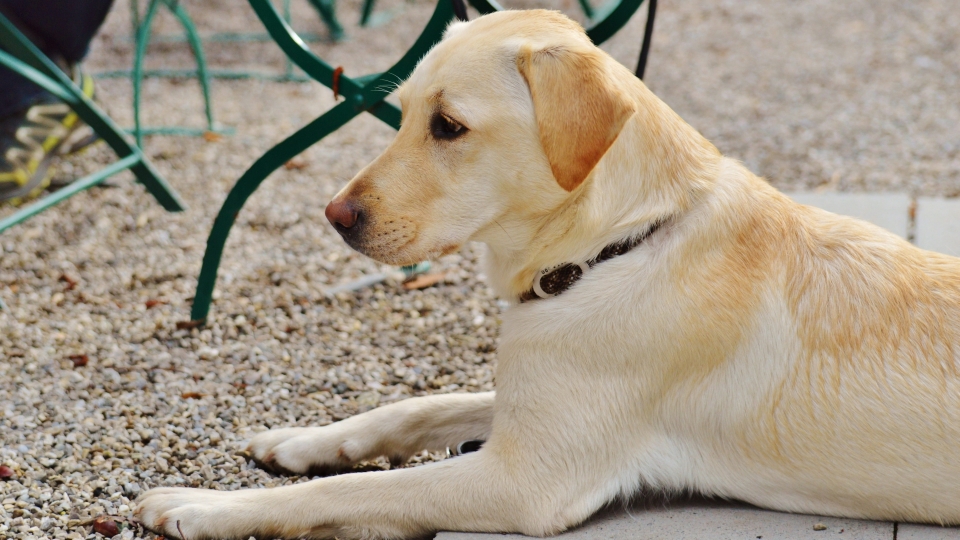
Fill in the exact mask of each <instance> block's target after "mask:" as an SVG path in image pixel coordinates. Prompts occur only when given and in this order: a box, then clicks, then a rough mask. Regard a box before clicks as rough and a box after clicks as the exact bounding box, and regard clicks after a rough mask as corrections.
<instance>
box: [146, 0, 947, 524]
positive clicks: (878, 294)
mask: <svg viewBox="0 0 960 540" xmlns="http://www.w3.org/2000/svg"><path fill="white" fill-rule="evenodd" d="M399 97H400V100H401V102H402V104H403V127H402V128H401V129H400V132H399V134H398V135H397V138H396V140H395V141H394V142H393V144H392V145H391V146H390V147H389V148H388V149H387V150H386V151H385V152H384V153H383V155H381V156H380V157H379V158H377V159H376V160H375V161H374V162H373V163H371V164H370V165H369V166H368V167H367V168H366V169H364V170H363V171H361V172H360V173H359V174H358V175H357V176H356V178H354V179H353V180H352V181H351V182H350V183H349V184H348V185H347V186H346V187H345V188H344V189H343V191H341V192H340V194H338V195H337V196H336V198H335V199H334V200H333V202H331V203H330V206H329V207H328V209H327V216H328V217H329V218H330V220H331V221H332V222H333V223H334V225H335V227H336V228H337V230H338V231H339V232H340V233H341V234H342V236H343V237H344V239H345V240H346V241H347V242H348V243H349V244H350V245H351V246H353V247H354V248H356V249H357V250H359V251H361V252H363V253H365V254H367V255H369V256H371V257H373V258H375V259H377V260H379V261H383V262H385V263H391V264H409V263H414V262H416V261H420V260H424V259H429V258H433V257H437V256H439V255H443V254H445V253H451V252H454V251H456V250H458V249H459V248H460V247H461V246H462V245H463V244H464V243H465V242H467V241H470V240H478V241H481V242H485V243H486V244H487V245H488V247H489V259H488V265H489V268H488V275H489V276H490V280H491V282H492V285H493V286H494V287H495V288H496V290H497V291H498V293H499V294H500V295H501V296H502V297H503V298H506V299H510V300H512V301H513V305H512V307H510V308H509V309H508V310H507V311H506V312H505V313H504V315H503V335H502V338H501V345H500V352H499V364H498V372H497V390H496V394H494V393H493V392H489V393H484V394H474V395H468V394H448V395H438V396H430V397H420V398H412V399H408V400H406V401H403V402H400V403H396V404H391V405H387V406H385V407H382V408H379V409H377V410H374V411H370V412H368V413H365V414H361V415H357V416H355V417H353V418H350V419H348V420H344V421H342V422H338V423H335V424H333V425H330V426H326V427H317V428H291V429H279V430H273V431H268V432H265V433H262V434H260V435H258V436H257V437H255V438H254V439H253V441H252V443H251V446H250V451H251V452H252V454H253V455H254V456H255V457H256V458H257V459H258V460H259V461H261V462H263V463H265V464H268V465H270V466H272V467H275V468H277V469H282V470H287V471H292V472H295V473H304V472H307V471H310V470H315V469H318V468H328V467H329V468H338V467H347V466H349V465H351V464H353V463H356V462H357V461H359V460H365V459H369V458H373V457H374V456H384V455H385V456H389V457H391V458H395V459H398V460H403V459H405V458H407V457H409V456H410V455H411V454H414V453H415V452H418V451H420V450H422V449H433V450H440V449H443V448H446V447H452V446H455V445H456V444H457V443H459V442H461V441H464V440H467V439H482V440H485V441H486V443H485V444H484V445H483V446H482V448H481V449H480V450H479V451H476V452H473V453H469V454H466V455H464V456H461V457H457V458H454V459H448V460H445V461H442V462H439V463H435V464H430V465H425V466H422V467H416V468H408V469H395V470H391V471H385V472H369V473H360V474H344V475H340V476H334V477H328V478H322V479H318V480H314V481H311V482H307V483H302V484H297V485H292V486H287V487H281V488H275V489H262V490H245V491H236V492H221V491H204V490H195V489H181V488H163V489H155V490H151V491H149V492H148V493H146V494H145V495H144V496H143V497H142V498H141V499H140V501H139V504H138V509H137V512H138V514H139V516H140V519H141V520H142V521H143V523H145V524H146V526H147V527H149V528H151V529H153V530H155V531H158V532H162V533H163V534H164V535H166V536H169V537H178V538H186V539H189V540H201V539H204V538H246V537H247V536H249V535H258V536H261V537H284V538H300V537H311V538H330V537H334V536H336V537H339V538H408V537H415V536H420V535H424V534H429V533H430V532H431V531H436V530H459V531H490V532H499V531H503V532H507V531H518V532H522V533H526V534H530V535H536V536H542V535H550V534H554V533H557V532H560V531H563V530H564V529H566V528H568V527H572V526H574V525H576V524H578V523H580V522H582V521H583V520H584V519H586V518H587V517H588V516H590V515H591V514H592V513H594V512H595V511H596V510H597V509H598V508H600V507H601V506H602V505H604V504H605V503H607V502H609V501H611V500H614V499H616V498H618V497H626V496H630V495H631V494H632V493H635V492H636V491H637V490H638V489H640V488H641V487H643V488H647V489H657V490H665V491H675V490H681V489H686V490H692V491H696V492H700V493H704V494H707V495H714V496H719V497H729V498H734V499H740V500H744V501H748V502H751V503H754V504H757V505H760V506H763V507H766V508H773V509H777V510H784V511H789V512H806V513H815V514H825V515H835V516H849V517H856V518H868V519H882V520H902V521H921V522H933V523H950V524H956V523H960V260H958V259H953V258H949V257H946V256H943V255H938V254H936V253H930V252H926V251H921V250H919V249H916V248H914V247H912V246H911V245H910V244H908V243H907V242H905V241H903V240H901V239H899V238H897V237H895V236H893V235H891V234H888V233H886V232H884V231H882V230H880V229H879V228H876V227H873V226H871V225H868V224H866V223H863V222H860V221H856V220H852V219H847V218H843V217H839V216H835V215H831V214H828V213H826V212H822V211H819V210H815V209H812V208H807V207H804V206H800V205H797V204H795V203H793V202H791V201H790V200H789V199H788V198H787V197H785V196H784V195H782V194H780V193H779V192H777V191H776V190H775V189H773V188H772V187H770V186H769V185H768V184H767V183H766V182H764V181H762V180H760V179H758V178H757V177H756V176H754V175H753V174H751V173H750V172H749V171H747V170H746V169H745V168H744V167H743V166H742V165H741V164H740V163H738V162H736V161H734V160H732V159H728V158H725V157H723V156H722V155H720V153H719V152H718V151H717V149H716V148H714V146H713V145H711V144H710V143H709V142H708V141H707V140H706V139H704V138H703V137H702V136H701V135H700V134H698V133H697V132H696V131H695V130H694V129H693V128H691V127H690V126H689V125H687V124H685V123H684V122H683V121H682V120H681V119H680V118H679V117H678V116H677V115H676V114H675V113H673V112H672V111H671V110H670V109H669V108H668V107H667V106H666V105H665V104H664V103H662V102H661V101H660V100H659V99H657V98H656V97H655V96H654V95H653V94H651V93H650V91H649V90H647V88H646V87H645V86H644V85H643V83H641V82H640V81H639V80H637V79H636V78H635V77H634V76H633V75H632V74H631V73H630V72H629V71H628V70H627V69H625V68H624V67H622V66H620V65H619V64H618V63H617V62H616V61H614V60H613V59H611V58H610V57H609V56H607V55H606V54H605V53H603V52H602V51H600V50H599V49H597V48H596V47H594V46H593V45H592V44H591V43H590V41H589V40H588V39H587V37H586V35H585V34H584V32H583V30H582V29H581V28H580V27H579V26H578V25H577V24H576V23H574V22H572V21H571V20H569V19H567V18H566V17H564V16H562V15H560V14H558V13H554V12H548V11H524V12H520V11H517V12H501V13H496V14H492V15H487V16H485V17H481V18H478V19H476V20H475V21H472V22H469V23H457V24H453V25H452V26H451V27H450V28H449V30H448V31H447V34H446V36H445V38H444V40H443V41H442V42H441V43H440V44H439V45H438V46H437V47H436V48H435V49H434V50H433V51H432V52H430V54H428V55H427V56H426V57H425V58H424V59H423V61H422V62H421V63H420V65H419V67H418V68H417V70H416V71H415V72H414V73H413V75H412V76H411V77H410V79H409V80H408V81H406V82H405V83H404V84H403V86H402V87H401V89H400V93H399Z"/></svg>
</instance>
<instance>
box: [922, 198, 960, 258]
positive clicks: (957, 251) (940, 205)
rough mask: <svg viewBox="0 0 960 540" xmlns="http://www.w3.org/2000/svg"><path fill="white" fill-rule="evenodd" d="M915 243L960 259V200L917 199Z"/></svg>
mask: <svg viewBox="0 0 960 540" xmlns="http://www.w3.org/2000/svg"><path fill="white" fill-rule="evenodd" d="M915 243H916V244H917V245H918V246H920V247H922V248H923V249H929V250H930V251H939V252H940V253H946V254H947V255H953V256H955V257H960V199H942V198H933V197H920V198H919V199H917V228H916V240H915Z"/></svg>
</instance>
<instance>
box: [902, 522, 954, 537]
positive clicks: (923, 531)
mask: <svg viewBox="0 0 960 540" xmlns="http://www.w3.org/2000/svg"><path fill="white" fill-rule="evenodd" d="M897 540H960V527H937V526H935V525H911V524H903V523H901V524H900V525H899V526H898V527H897Z"/></svg>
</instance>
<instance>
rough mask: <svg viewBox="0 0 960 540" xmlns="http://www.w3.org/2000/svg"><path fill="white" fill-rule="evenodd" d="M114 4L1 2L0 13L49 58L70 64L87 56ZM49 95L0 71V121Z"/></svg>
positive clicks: (106, 0) (99, 0)
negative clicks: (92, 41)
mask: <svg viewBox="0 0 960 540" xmlns="http://www.w3.org/2000/svg"><path fill="white" fill-rule="evenodd" d="M112 4H113V0H0V11H2V12H3V13H4V15H6V16H7V17H8V18H9V19H10V20H12V21H13V23H14V24H16V25H17V27H18V28H20V29H21V31H23V32H24V33H25V34H26V35H27V37H29V38H30V40H31V41H33V42H34V44H35V45H37V46H38V47H40V49H42V50H43V51H44V52H45V53H46V54H47V55H49V56H51V57H55V58H57V59H62V60H64V61H66V62H67V63H71V64H72V63H75V62H79V61H80V60H82V59H83V57H84V56H85V55H86V54H87V49H88V47H89V46H90V41H91V40H93V36H94V35H96V33H97V30H98V29H99V28H100V25H101V24H103V20H104V19H106V17H107V13H108V12H109V11H110V6H111V5H112ZM45 94H46V93H45V92H44V91H43V90H41V89H40V88H39V87H37V86H36V85H34V84H33V83H31V82H29V81H27V80H26V79H24V78H23V77H21V76H19V75H17V74H16V73H13V72H12V71H10V70H8V69H6V68H3V67H0V118H4V117H6V116H9V115H11V114H13V113H16V112H18V111H20V110H23V109H24V108H25V107H27V106H29V105H30V104H31V103H33V102H36V101H37V100H38V99H39V98H41V97H43V96H44V95H45Z"/></svg>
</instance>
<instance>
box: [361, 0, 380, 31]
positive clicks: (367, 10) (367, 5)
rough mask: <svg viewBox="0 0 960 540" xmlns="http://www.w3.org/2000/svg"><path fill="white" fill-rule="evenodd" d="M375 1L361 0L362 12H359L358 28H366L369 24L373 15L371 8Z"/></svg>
mask: <svg viewBox="0 0 960 540" xmlns="http://www.w3.org/2000/svg"><path fill="white" fill-rule="evenodd" d="M376 3H377V0H363V10H362V11H361V12H360V26H366V25H367V24H369V23H370V16H371V15H373V7H374V5H375V4H376Z"/></svg>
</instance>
